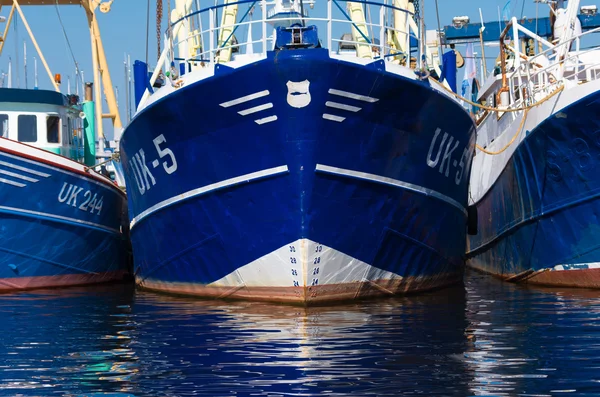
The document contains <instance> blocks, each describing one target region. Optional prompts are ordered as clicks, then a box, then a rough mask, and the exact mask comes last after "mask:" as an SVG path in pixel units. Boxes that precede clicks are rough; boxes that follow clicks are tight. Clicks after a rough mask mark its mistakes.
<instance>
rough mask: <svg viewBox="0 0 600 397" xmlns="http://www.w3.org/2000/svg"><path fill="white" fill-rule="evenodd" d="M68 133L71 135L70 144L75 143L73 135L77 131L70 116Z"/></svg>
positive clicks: (68, 118)
mask: <svg viewBox="0 0 600 397" xmlns="http://www.w3.org/2000/svg"><path fill="white" fill-rule="evenodd" d="M67 134H68V136H69V145H71V146H72V145H73V135H75V131H73V121H72V120H71V118H70V117H67Z"/></svg>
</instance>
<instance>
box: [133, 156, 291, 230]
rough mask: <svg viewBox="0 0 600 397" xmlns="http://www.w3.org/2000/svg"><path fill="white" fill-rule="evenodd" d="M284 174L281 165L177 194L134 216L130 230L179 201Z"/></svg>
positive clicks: (284, 169) (286, 168)
mask: <svg viewBox="0 0 600 397" xmlns="http://www.w3.org/2000/svg"><path fill="white" fill-rule="evenodd" d="M284 172H288V167H287V165H282V166H279V167H274V168H269V169H266V170H262V171H256V172H251V173H250V174H245V175H241V176H237V177H235V178H229V179H225V180H224V181H221V182H216V183H211V184H210V185H206V186H202V187H199V188H197V189H193V190H189V191H187V192H185V193H182V194H178V195H177V196H174V197H171V198H169V199H166V200H163V201H161V202H160V203H157V204H154V205H153V206H152V207H150V208H148V209H146V210H145V211H142V212H141V213H140V214H139V215H138V216H135V217H134V218H133V219H132V220H131V224H130V228H133V227H134V226H135V225H136V224H137V223H138V222H139V221H140V220H142V219H144V218H145V217H147V216H148V215H150V214H152V213H154V212H156V211H159V210H161V209H163V208H165V207H168V206H170V205H173V204H175V203H179V202H181V201H184V200H187V199H189V198H192V197H196V196H200V195H202V194H205V193H208V192H212V191H213V190H217V189H222V188H225V187H229V186H233V185H237V184H239V183H243V182H251V181H253V180H255V179H260V178H264V177H267V176H271V175H277V174H282V173H284Z"/></svg>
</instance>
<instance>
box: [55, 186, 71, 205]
mask: <svg viewBox="0 0 600 397" xmlns="http://www.w3.org/2000/svg"><path fill="white" fill-rule="evenodd" d="M67 185H69V189H67V192H66V193H65V195H64V196H63V192H64V191H65V187H67ZM71 189H73V185H71V184H70V183H67V182H65V183H63V186H62V189H60V193H58V201H59V202H61V203H64V202H65V201H67V199H68V198H69V193H71Z"/></svg>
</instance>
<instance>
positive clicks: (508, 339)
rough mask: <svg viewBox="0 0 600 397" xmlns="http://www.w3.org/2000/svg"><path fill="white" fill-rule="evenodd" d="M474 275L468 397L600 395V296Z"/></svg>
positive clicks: (467, 360)
mask: <svg viewBox="0 0 600 397" xmlns="http://www.w3.org/2000/svg"><path fill="white" fill-rule="evenodd" d="M469 273H470V274H468V275H467V285H466V289H467V320H468V321H469V324H470V325H469V329H468V331H467V334H468V335H472V336H471V337H470V338H469V339H470V340H471V343H470V345H469V348H468V349H467V351H466V352H465V355H464V361H465V364H466V365H467V368H468V372H470V373H472V381H471V382H470V386H469V389H470V392H469V395H494V396H516V395H539V396H551V395H556V394H557V393H560V394H561V395H563V394H564V393H566V394H567V395H582V393H592V394H586V395H596V394H597V393H598V390H600V385H599V382H600V380H599V379H598V372H597V368H598V366H599V365H600V359H598V357H600V355H599V354H598V353H599V351H598V350H599V348H598V346H600V337H599V335H598V332H597V326H598V323H599V320H600V291H597V290H586V289H549V288H543V287H531V286H522V285H514V284H509V283H501V282H499V281H498V280H495V279H490V278H488V277H486V276H485V275H481V274H477V273H473V272H469Z"/></svg>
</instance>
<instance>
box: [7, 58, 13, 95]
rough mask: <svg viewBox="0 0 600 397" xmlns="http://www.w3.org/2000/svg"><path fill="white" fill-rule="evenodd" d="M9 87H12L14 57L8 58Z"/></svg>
mask: <svg viewBox="0 0 600 397" xmlns="http://www.w3.org/2000/svg"><path fill="white" fill-rule="evenodd" d="M8 88H12V59H11V58H8Z"/></svg>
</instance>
